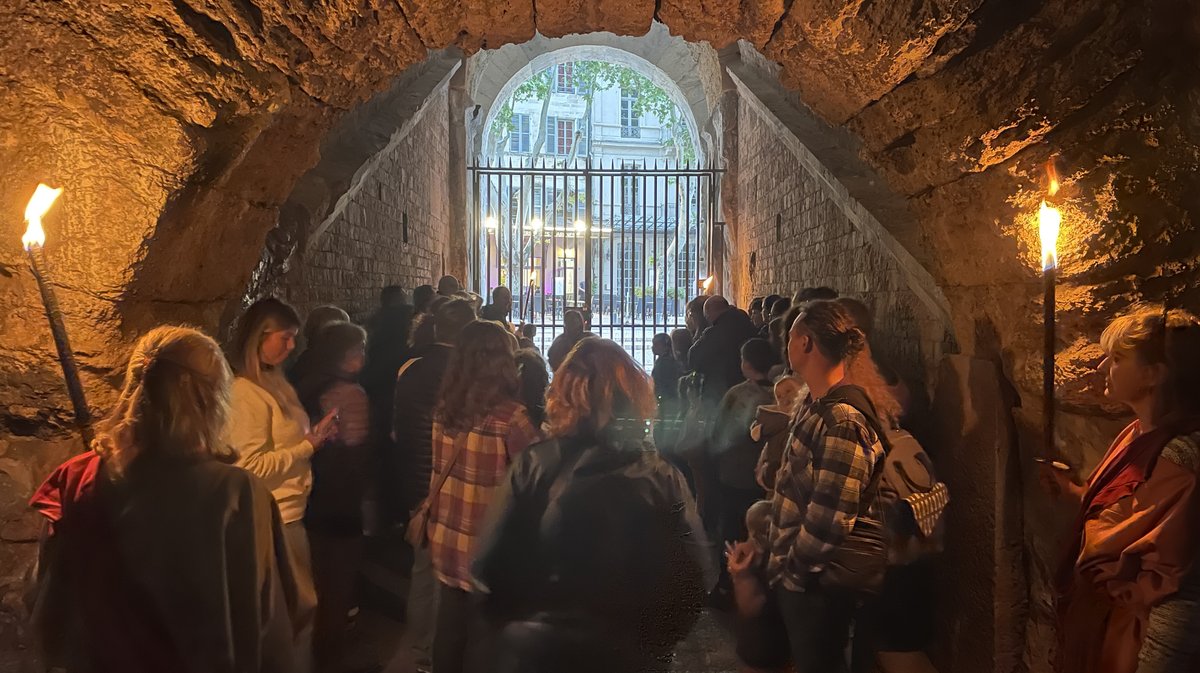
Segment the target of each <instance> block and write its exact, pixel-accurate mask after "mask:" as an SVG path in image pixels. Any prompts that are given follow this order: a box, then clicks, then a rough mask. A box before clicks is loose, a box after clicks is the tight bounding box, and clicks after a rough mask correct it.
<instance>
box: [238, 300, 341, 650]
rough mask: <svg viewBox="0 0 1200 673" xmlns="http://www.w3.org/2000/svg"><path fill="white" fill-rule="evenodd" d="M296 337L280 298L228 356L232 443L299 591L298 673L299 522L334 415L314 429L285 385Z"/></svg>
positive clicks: (307, 562) (257, 307)
mask: <svg viewBox="0 0 1200 673" xmlns="http://www.w3.org/2000/svg"><path fill="white" fill-rule="evenodd" d="M299 330H300V317H299V316H298V315H297V314H296V311H295V309H293V308H292V307H291V306H288V305H287V304H285V303H284V302H282V301H280V300H278V299H275V298H267V299H261V300H259V301H257V302H255V303H254V304H253V305H251V306H250V308H249V309H247V310H246V312H245V314H243V315H242V317H241V319H240V320H239V321H238V327H237V332H236V334H235V337H234V343H233V348H232V351H231V353H230V360H231V365H232V367H233V371H234V372H235V373H236V374H237V378H236V379H234V382H233V388H232V395H231V405H230V406H231V409H230V419H229V443H230V445H231V446H232V447H233V449H234V450H235V451H237V454H238V463H237V464H238V465H240V466H241V467H243V468H245V469H246V470H247V471H249V472H251V473H253V474H255V475H257V476H258V477H259V478H260V479H262V481H263V483H264V484H266V486H267V488H269V489H271V495H273V496H274V497H275V502H276V503H278V505H279V513H280V515H281V516H282V518H283V523H284V534H285V536H286V537H287V541H288V546H289V548H290V550H291V554H292V557H293V563H294V564H295V567H296V575H297V578H296V581H297V584H298V585H299V594H300V602H301V608H302V610H301V615H300V617H301V624H300V629H299V631H298V634H297V640H296V646H297V648H298V649H299V652H298V654H297V660H298V662H307V663H308V665H307V666H304V667H303V668H302V669H298V670H301V671H303V670H307V669H308V668H309V667H311V660H312V653H311V640H312V615H313V608H314V607H315V605H316V591H315V590H314V589H313V583H312V558H311V554H310V552H309V546H308V537H307V535H306V534H305V531H304V524H303V521H302V520H303V518H304V509H305V506H306V505H307V503H308V493H309V491H310V490H311V489H312V468H311V467H310V459H311V458H312V455H313V452H314V451H316V450H317V449H319V448H320V446H321V444H323V443H324V442H325V440H326V439H328V438H329V437H330V436H331V435H332V434H334V432H335V431H336V423H337V421H336V418H337V409H333V410H331V411H330V412H329V413H328V414H327V415H326V416H325V418H323V419H321V421H320V422H318V423H317V424H316V425H311V426H310V424H309V418H308V415H307V414H306V413H305V412H304V407H303V406H301V404H300V400H299V398H298V397H297V396H296V391H295V390H294V389H293V388H292V386H291V384H290V383H288V381H287V379H286V378H284V375H283V370H282V365H283V363H284V361H285V360H287V357H288V355H290V354H291V352H292V350H293V349H294V348H295V347H296V334H297V333H298V332H299Z"/></svg>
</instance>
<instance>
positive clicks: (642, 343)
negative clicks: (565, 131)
mask: <svg viewBox="0 0 1200 673" xmlns="http://www.w3.org/2000/svg"><path fill="white" fill-rule="evenodd" d="M646 168H647V167H646V166H642V174H641V175H640V176H639V177H640V178H641V184H642V186H641V188H640V189H638V198H639V199H640V200H641V202H642V251H641V254H640V255H638V260H639V261H640V262H641V263H640V264H639V265H638V266H639V267H640V269H639V271H640V273H639V274H638V275H639V280H638V282H639V283H640V284H641V286H642V310H641V311H640V313H641V324H640V325H638V328H637V329H638V332H637V336H635V337H634V338H635V339H637V344H638V352H639V357H638V361H639V362H642V363H645V362H646V267H648V266H650V265H649V264H647V263H646V247H647V245H646V244H647V239H646V236H647V234H648V233H649V232H647V231H646V228H647V226H646V202H647V200H648V199H647V198H646V191H647V190H646V181H647V180H648V179H649V178H650V174H649V173H648V172H647V171H646Z"/></svg>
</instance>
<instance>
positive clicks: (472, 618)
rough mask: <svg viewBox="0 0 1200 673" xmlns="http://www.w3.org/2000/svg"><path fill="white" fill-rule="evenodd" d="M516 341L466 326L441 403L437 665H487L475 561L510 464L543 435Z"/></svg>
mask: <svg viewBox="0 0 1200 673" xmlns="http://www.w3.org/2000/svg"><path fill="white" fill-rule="evenodd" d="M516 346H517V340H516V338H515V337H514V336H513V335H512V334H511V333H509V332H508V331H507V330H506V329H504V327H503V326H502V325H500V323H495V322H490V321H481V320H477V321H475V322H472V323H470V324H469V325H467V326H466V327H464V328H463V330H462V332H461V333H459V335H458V339H457V340H456V342H455V345H454V351H453V353H452V354H451V356H450V365H449V368H448V369H447V371H446V375H445V378H444V379H443V381H442V389H441V392H440V394H439V396H438V404H437V407H436V409H435V410H434V420H433V477H432V479H431V480H430V489H429V515H430V517H429V529H428V541H429V553H430V556H431V558H432V559H433V569H434V574H435V575H436V576H437V579H438V582H439V583H440V594H439V604H438V613H437V630H436V632H435V635H434V641H433V668H434V670H436V671H438V673H462V672H463V671H468V672H470V673H475V672H476V671H479V670H480V667H481V666H483V665H484V663H483V662H484V660H485V658H486V644H485V643H486V640H487V627H486V626H485V625H484V623H483V621H482V617H481V616H480V615H479V614H478V613H477V611H476V610H475V609H474V605H473V602H472V597H471V592H472V590H473V589H474V585H473V583H472V581H471V573H470V562H471V558H472V554H473V553H474V550H475V544H476V540H477V538H478V536H479V533H480V531H481V529H482V527H483V519H484V514H485V511H486V509H487V506H488V504H489V503H490V502H491V501H492V496H493V494H494V493H495V490H496V488H497V487H498V486H499V485H500V484H501V483H502V482H503V481H504V475H505V474H506V473H507V471H508V466H509V464H510V463H511V462H512V461H513V460H514V459H515V458H516V457H517V456H519V455H520V454H521V453H522V452H523V451H524V450H525V449H526V447H528V446H529V445H530V444H532V443H533V442H535V441H537V440H538V439H540V437H541V435H540V432H539V431H538V429H537V428H536V427H535V426H534V424H533V422H532V421H531V420H530V418H529V413H528V411H527V410H526V409H525V406H524V404H522V403H521V401H520V400H521V398H520V384H519V379H518V372H517V361H516V359H515V358H514V355H515V352H516Z"/></svg>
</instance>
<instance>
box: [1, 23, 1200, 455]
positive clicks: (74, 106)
mask: <svg viewBox="0 0 1200 673" xmlns="http://www.w3.org/2000/svg"><path fill="white" fill-rule="evenodd" d="M1197 12H1198V10H1197V9H1196V6H1195V4H1194V3H1189V2H1187V1H1186V0H1143V1H1140V2H1121V3H1113V2H1109V1H1107V0H1052V1H1050V2H1041V1H1035V0H904V1H896V2H892V1H888V2H881V1H879V0H850V1H847V0H794V1H793V2H790V3H785V2H783V1H782V0H740V1H739V0H713V1H706V2H691V1H683V0H662V1H661V2H658V3H655V2H650V1H648V0H599V1H593V0H541V1H540V2H537V3H536V4H535V3H534V2H532V0H527V1H521V0H513V1H511V2H510V1H498V0H461V1H449V2H447V1H445V0H436V1H435V0H399V2H396V1H393V0H359V1H356V2H351V1H346V0H170V1H167V0H125V1H122V2H116V1H112V0H66V1H64V2H55V3H46V2H35V1H30V0H17V1H16V2H8V3H4V6H3V7H0V83H2V85H3V89H4V93H5V97H4V99H5V105H4V107H3V108H2V109H0V166H3V169H2V170H0V204H2V206H3V212H4V213H5V214H6V215H5V217H4V220H3V223H2V224H0V237H2V240H4V241H7V242H9V243H7V244H5V245H2V246H0V297H2V298H3V303H4V305H5V306H6V307H15V308H16V309H17V310H12V311H8V312H7V314H6V315H4V316H0V334H2V335H3V338H2V339H0V341H2V342H3V345H0V352H2V353H3V354H4V356H5V357H4V361H5V364H3V365H0V382H2V383H3V384H4V385H0V390H2V391H3V392H0V406H4V407H6V408H8V409H9V412H8V414H7V418H9V419H10V420H9V421H8V423H9V425H10V426H12V427H16V426H17V425H20V428H17V429H20V430H21V431H22V432H24V431H27V430H30V429H32V428H38V429H39V431H42V430H41V428H44V427H48V426H45V425H42V424H41V423H42V421H44V420H46V418H47V417H48V416H49V417H51V418H52V419H58V418H60V417H61V413H60V412H58V411H55V410H61V409H63V408H64V407H65V404H64V402H65V399H64V398H61V397H60V394H59V393H58V392H56V391H57V390H58V387H59V386H58V385H57V383H56V380H55V372H54V370H53V369H52V368H50V367H49V366H47V365H46V364H44V363H42V362H41V361H40V359H38V358H34V357H33V354H35V353H38V354H44V353H46V352H49V342H48V337H47V336H46V334H45V330H44V327H43V325H42V324H41V318H40V316H39V315H38V312H37V299H36V292H35V290H34V287H33V284H32V280H31V279H30V278H29V276H28V274H27V273H26V272H25V271H24V268H23V266H22V262H21V259H20V256H19V249H18V248H17V247H16V244H15V241H16V240H17V238H18V236H19V233H20V228H21V226H22V224H21V222H20V218H19V214H20V212H21V207H22V206H23V204H24V201H25V199H26V198H27V197H28V195H29V194H30V192H31V191H32V189H33V186H34V185H35V184H36V182H37V181H39V180H42V181H47V182H52V183H55V184H58V185H64V186H66V187H67V188H68V193H67V196H66V198H65V200H64V202H63V205H62V206H61V207H60V208H57V209H56V213H55V215H54V216H53V218H52V219H51V220H50V221H49V222H48V226H49V227H50V228H51V231H52V232H56V233H57V234H58V235H59V236H60V237H61V238H59V239H58V240H55V239H54V238H53V234H52V238H51V240H50V242H49V243H48V246H47V252H48V255H49V257H50V262H51V264H52V265H53V266H54V267H55V269H56V272H57V274H58V276H59V277H60V278H61V279H62V283H63V285H64V288H63V295H64V296H63V303H64V305H65V307H66V309H67V313H68V316H69V320H70V321H71V322H72V329H73V330H74V332H75V338H76V346H77V349H78V350H79V351H81V353H82V355H83V357H82V361H83V365H84V368H85V374H86V375H88V376H89V377H91V379H92V381H93V382H95V381H96V379H97V378H99V377H109V378H111V374H110V372H111V367H112V366H113V365H115V364H117V362H118V361H119V358H120V352H119V350H116V349H111V348H108V347H109V346H111V345H113V344H118V343H122V342H124V341H125V340H126V339H127V338H128V336H129V334H130V333H131V332H132V331H135V330H137V329H140V328H142V327H144V326H146V325H147V324H149V323H151V322H158V321H162V320H171V319H180V320H189V321H196V322H200V323H203V324H208V325H212V324H214V323H215V321H216V317H217V315H218V314H219V312H220V311H221V308H222V307H223V306H224V305H225V303H226V302H227V301H228V300H230V299H231V298H234V297H237V296H238V295H239V293H241V292H242V290H243V289H244V288H245V286H246V283H247V280H248V278H249V275H250V273H251V270H252V269H253V268H254V265H255V262H256V261H257V259H258V256H259V251H260V250H261V248H262V245H263V241H264V237H265V236H266V235H267V233H268V231H270V230H271V228H272V227H273V226H274V225H275V223H276V222H277V220H278V217H279V207H280V205H281V204H282V203H284V202H285V200H286V199H287V198H288V195H289V194H290V193H291V191H292V189H293V186H294V185H295V183H296V181H297V179H298V178H299V176H301V175H302V174H303V173H304V172H305V171H306V170H307V169H308V168H309V167H311V166H313V165H314V164H315V162H316V161H317V159H318V154H319V148H320V145H321V140H322V138H323V136H324V134H325V133H326V131H327V129H329V128H330V127H331V126H332V125H333V124H334V122H335V121H336V120H338V119H339V118H340V117H342V116H343V115H344V114H345V113H347V112H348V111H350V110H353V109H354V108H355V107H356V105H358V104H359V103H361V102H362V101H364V100H366V99H368V98H369V97H370V96H372V94H374V93H375V92H378V91H380V90H382V89H383V88H385V87H386V86H387V85H388V83H389V82H391V81H392V80H393V78H395V77H396V76H397V75H398V74H400V73H402V72H403V71H404V70H405V69H406V68H408V67H409V66H411V65H413V64H415V63H418V62H420V61H421V60H422V59H424V58H425V55H426V53H427V52H428V51H429V50H437V49H443V48H446V47H460V48H462V49H463V50H465V51H466V52H468V53H469V52H473V51H475V50H479V49H487V48H493V47H498V46H500V45H502V44H506V43H512V42H522V41H525V40H528V39H530V38H531V37H532V36H533V35H534V34H535V32H540V33H541V34H543V35H546V36H558V35H564V34H568V33H576V32H590V31H612V32H616V33H621V34H635V35H636V34H643V33H645V32H646V31H647V30H648V29H649V28H650V26H651V22H652V21H654V20H656V19H657V20H659V21H662V22H664V23H665V24H666V25H667V26H668V28H669V29H670V30H671V31H672V32H673V33H675V34H678V35H681V36H683V37H684V38H686V39H689V40H707V41H709V42H710V43H712V45H713V46H714V47H718V48H720V47H724V46H727V45H730V44H731V43H733V42H734V41H735V40H738V39H744V40H746V41H747V42H748V43H749V46H753V47H754V48H755V49H757V50H758V51H759V52H761V53H762V54H764V55H765V56H766V57H767V58H768V59H771V60H773V61H775V62H777V63H778V64H779V65H780V70H779V77H780V79H781V80H782V81H783V82H784V83H785V84H786V85H788V86H790V87H792V88H794V89H795V90H796V94H795V95H796V97H797V99H798V100H799V101H801V102H802V103H803V104H804V105H807V106H809V107H811V108H812V109H813V110H814V111H815V112H816V113H817V114H818V115H820V116H821V117H823V118H824V119H826V120H827V121H829V122H830V123H832V124H835V125H839V126H842V127H844V128H845V129H848V130H849V131H850V132H852V133H853V134H854V135H855V136H857V137H858V138H859V139H860V141H861V153H862V155H863V158H864V159H865V160H866V161H867V162H868V163H869V164H870V165H871V166H873V167H874V168H875V170H876V171H877V172H878V173H879V174H880V175H881V176H882V177H883V178H884V180H885V181H886V183H887V186H888V187H889V188H890V189H891V190H892V191H893V192H894V193H895V194H897V195H899V196H900V197H902V198H904V199H907V202H908V206H909V209H910V211H911V213H912V215H913V217H914V219H915V221H916V222H917V223H918V224H919V227H918V229H917V230H916V231H915V232H912V233H911V234H909V235H906V236H904V237H902V239H901V240H902V241H903V243H904V244H905V245H906V247H908V249H909V250H910V251H911V252H913V254H914V255H916V256H917V257H918V258H919V259H920V260H921V261H922V262H923V263H924V264H925V265H926V266H927V267H928V268H929V269H930V271H931V272H932V273H933V274H934V277H935V278H936V279H937V280H938V282H939V283H940V284H941V285H942V288H943V290H944V291H945V293H946V295H947V297H948V298H949V299H950V302H951V305H952V309H953V311H954V319H955V324H956V328H957V329H956V331H957V332H958V339H959V345H960V346H961V347H962V348H963V349H964V350H965V351H966V352H972V353H977V354H980V355H984V356H994V357H1003V358H1006V359H1007V360H1008V361H1009V365H1010V369H1011V370H1013V371H1014V372H1016V374H1015V375H1016V376H1017V377H1018V378H1022V377H1028V378H1030V380H1032V377H1034V376H1035V364H1036V355H1037V342H1036V337H1035V334H1034V331H1033V330H1028V329H1025V330H1022V329H1017V328H1016V327H1015V325H1020V324H1022V323H1029V322H1030V321H1031V319H1032V317H1033V316H1034V315H1036V311H1037V310H1038V308H1037V286H1036V282H1037V272H1036V270H1035V268H1036V259H1037V243H1036V240H1035V234H1034V230H1033V226H1032V221H1031V218H1032V214H1033V213H1034V212H1035V207H1036V204H1037V202H1038V200H1039V199H1040V198H1041V195H1042V188H1043V177H1042V174H1041V166H1042V165H1043V163H1044V162H1045V160H1046V159H1048V158H1049V157H1050V156H1051V155H1052V154H1058V155H1059V162H1058V163H1059V166H1060V167H1062V169H1063V170H1064V178H1065V185H1064V190H1063V192H1062V194H1061V196H1060V198H1061V202H1062V204H1063V207H1064V208H1065V212H1066V217H1067V226H1066V229H1065V232H1064V253H1063V263H1064V274H1065V275H1066V277H1067V279H1066V288H1065V289H1064V291H1063V293H1062V295H1061V296H1062V299H1061V301H1063V302H1064V304H1065V305H1066V306H1069V307H1070V310H1068V311H1066V314H1065V322H1066V323H1067V324H1066V326H1065V327H1064V330H1063V331H1064V334H1071V335H1094V334H1095V333H1096V332H1097V330H1098V325H1099V324H1100V323H1101V322H1102V321H1103V320H1104V319H1105V318H1106V317H1107V316H1108V315H1110V314H1111V312H1112V311H1113V310H1114V309H1116V308H1119V307H1120V306H1123V305H1124V304H1126V303H1127V302H1128V301H1130V300H1131V299H1135V298H1138V297H1140V296H1145V297H1149V298H1158V297H1161V296H1163V295H1164V294H1166V293H1170V294H1171V296H1173V297H1175V298H1176V300H1178V299H1179V298H1180V297H1181V296H1182V295H1183V294H1184V293H1191V294H1188V295H1187V296H1188V297H1189V298H1191V299H1197V298H1200V295H1197V294H1196V293H1195V292H1194V291H1193V290H1191V288H1192V287H1193V285H1194V282H1193V281H1194V279H1195V275H1196V264H1197V262H1196V254H1197V252H1200V241H1198V240H1197V236H1196V233H1195V218H1196V217H1197V215H1198V214H1200V190H1197V189H1195V187H1194V185H1195V179H1194V174H1195V170H1196V168H1197V166H1198V164H1200V150H1198V149H1197V143H1198V138H1200V117H1198V113H1197V108H1198V106H1197V103H1198V102H1200V100H1198V98H1200V94H1198V93H1197V85H1196V72H1197V66H1198V62H1197V50H1196V42H1197V24H1198V22H1200V19H1198V18H1197ZM885 224H887V223H886V222H885ZM1141 279H1145V280H1141ZM1072 338H1073V337H1072ZM1079 339H1080V347H1078V348H1069V349H1068V351H1067V354H1066V355H1064V356H1063V358H1062V360H1061V361H1060V366H1062V367H1065V368H1066V369H1067V371H1068V372H1074V373H1075V374H1079V373H1080V372H1083V371H1084V370H1085V369H1086V368H1087V367H1088V366H1090V365H1091V364H1092V361H1093V360H1094V357H1095V352H1094V350H1089V349H1087V348H1084V347H1083V345H1082V344H1083V342H1084V341H1086V337H1084V336H1080V337H1079ZM1068 378H1070V379H1071V380H1072V384H1071V385H1072V386H1074V389H1073V390H1071V391H1069V398H1070V399H1076V397H1077V401H1078V402H1079V403H1081V404H1082V403H1090V400H1091V399H1093V398H1091V397H1087V396H1076V394H1077V393H1081V392H1082V391H1083V389H1084V388H1085V387H1086V385H1087V384H1088V379H1087V378H1086V377H1084V376H1078V375H1077V376H1070V377H1068ZM1030 387H1031V388H1033V386H1030ZM1071 396H1076V397H1071ZM98 402H100V403H101V404H103V399H100V400H98ZM16 407H19V409H20V410H19V411H17V412H15V413H14V412H13V411H12V410H13V409H14V408H16Z"/></svg>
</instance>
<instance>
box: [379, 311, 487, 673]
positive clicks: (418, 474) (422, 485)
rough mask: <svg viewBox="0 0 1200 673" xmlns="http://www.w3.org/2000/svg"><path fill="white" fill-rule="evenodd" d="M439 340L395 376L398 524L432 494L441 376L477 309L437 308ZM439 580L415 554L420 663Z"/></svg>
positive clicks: (424, 554) (414, 627) (411, 609)
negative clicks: (436, 414) (456, 342)
mask: <svg viewBox="0 0 1200 673" xmlns="http://www.w3.org/2000/svg"><path fill="white" fill-rule="evenodd" d="M433 320H434V331H435V333H436V339H437V340H436V341H435V342H434V343H432V344H429V345H428V346H425V347H423V348H420V349H418V350H417V351H415V352H413V354H412V355H413V357H412V358H411V359H410V360H409V361H408V362H406V363H404V366H402V367H401V368H400V372H399V374H398V375H397V377H396V394H395V407H394V409H393V413H392V438H393V439H394V440H395V442H396V450H397V453H396V456H395V460H394V461H393V466H391V467H390V469H387V470H385V472H386V474H384V475H382V476H383V477H384V479H386V480H388V482H389V483H390V489H389V488H387V487H385V488H382V489H381V494H382V493H387V492H389V490H390V491H391V492H393V493H397V492H398V497H396V498H395V500H394V501H393V503H392V506H391V507H390V508H389V509H390V511H389V514H390V515H391V518H392V519H393V523H401V522H405V521H407V520H408V515H409V512H411V511H412V510H413V509H415V508H416V507H417V505H419V504H420V503H421V501H422V500H424V499H425V497H426V496H427V495H428V494H429V482H430V478H431V476H432V472H433V412H434V408H435V407H436V406H437V395H438V390H439V389H440V388H441V387H442V377H443V376H445V374H446V369H447V368H448V367H449V365H450V354H451V352H452V351H453V349H454V346H453V345H452V344H453V343H454V341H455V340H456V339H457V338H458V334H459V332H461V331H462V329H463V328H464V327H466V326H467V324H468V323H470V322H472V321H473V320H475V309H474V308H473V307H472V306H471V302H469V301H467V300H465V299H452V300H450V301H448V302H446V303H445V304H442V305H441V306H440V307H438V309H437V311H436V312H435V313H434V316H433ZM436 597H437V580H436V579H435V578H434V575H433V564H432V562H431V561H430V558H429V551H428V550H427V549H416V550H414V551H413V567H412V583H411V585H410V588H409V592H408V610H407V612H408V628H409V630H410V632H411V633H412V636H413V637H412V642H413V648H414V649H415V650H416V657H417V659H418V663H422V660H424V661H428V659H429V656H430V652H431V649H432V647H433V628H434V624H436V623H437V622H436V619H435V613H436Z"/></svg>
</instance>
